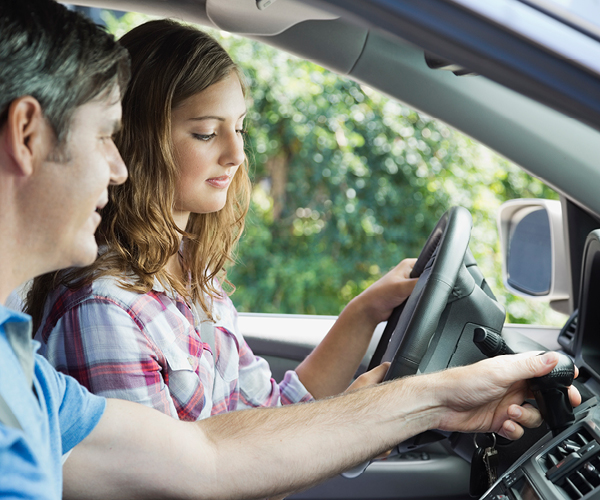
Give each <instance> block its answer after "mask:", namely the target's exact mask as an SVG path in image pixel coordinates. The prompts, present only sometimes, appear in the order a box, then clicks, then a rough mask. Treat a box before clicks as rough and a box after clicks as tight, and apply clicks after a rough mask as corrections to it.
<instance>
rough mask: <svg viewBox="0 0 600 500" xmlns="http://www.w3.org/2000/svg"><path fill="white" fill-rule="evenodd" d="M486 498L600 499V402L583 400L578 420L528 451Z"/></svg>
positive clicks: (492, 499) (494, 499)
mask: <svg viewBox="0 0 600 500" xmlns="http://www.w3.org/2000/svg"><path fill="white" fill-rule="evenodd" d="M481 498H482V499H483V500H538V499H539V500H542V499H544V500H548V499H558V500H576V499H585V500H588V499H596V498H597V499H600V406H598V404H597V399H596V398H595V397H594V398H591V399H589V400H588V401H586V402H585V403H583V404H582V405H581V406H580V407H579V408H578V411H577V413H576V420H575V422H574V423H573V425H571V426H570V427H569V428H568V429H566V430H564V431H563V432H561V433H560V434H558V435H557V436H554V437H553V436H552V435H551V434H550V433H549V434H547V435H546V436H545V437H544V438H542V439H541V440H540V441H539V442H538V443H537V444H536V445H535V446H533V447H532V448H531V449H530V450H529V451H528V452H527V453H525V454H524V455H523V456H522V457H521V458H520V459H519V460H518V461H517V462H515V463H514V464H513V465H512V467H510V468H509V469H508V470H507V472H506V473H505V474H503V475H502V477H500V478H499V479H498V481H497V482H496V483H495V484H494V485H493V487H492V488H490V489H489V490H488V491H487V492H486V494H485V495H484V496H483V497H481Z"/></svg>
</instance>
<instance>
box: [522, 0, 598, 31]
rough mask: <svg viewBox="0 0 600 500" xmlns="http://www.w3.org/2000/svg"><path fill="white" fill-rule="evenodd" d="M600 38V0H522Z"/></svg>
mask: <svg viewBox="0 0 600 500" xmlns="http://www.w3.org/2000/svg"><path fill="white" fill-rule="evenodd" d="M521 1H522V2H523V3H527V4H529V5H531V6H533V7H537V8H539V9H540V10H543V11H545V12H547V13H548V14H551V15H552V16H553V17H556V18H557V19H560V20H561V21H563V22H565V23H566V24H570V25H571V26H573V27H576V28H578V29H580V30H581V31H585V32H587V33H589V34H591V35H593V36H595V37H598V38H599V39H600V1H599V0H521Z"/></svg>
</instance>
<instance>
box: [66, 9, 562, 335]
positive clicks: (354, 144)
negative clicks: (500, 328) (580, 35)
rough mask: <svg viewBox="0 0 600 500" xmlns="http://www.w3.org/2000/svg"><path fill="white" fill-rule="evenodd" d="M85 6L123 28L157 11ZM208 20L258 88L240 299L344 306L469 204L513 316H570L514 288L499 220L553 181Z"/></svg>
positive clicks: (317, 309) (271, 307) (270, 307)
mask: <svg viewBox="0 0 600 500" xmlns="http://www.w3.org/2000/svg"><path fill="white" fill-rule="evenodd" d="M78 9H79V8H78ZM81 10H82V11H84V13H86V14H87V15H89V16H90V17H92V18H93V19H94V20H95V21H96V22H98V23H102V24H105V25H106V27H107V29H108V30H109V31H111V32H112V33H114V34H115V35H116V36H117V37H120V36H121V35H122V34H123V33H125V32H126V31H128V30H129V29H131V28H133V27H134V26H137V25H138V24H141V23H143V22H145V21H146V20H149V19H151V18H150V17H149V16H146V15H141V14H136V13H120V12H112V11H99V10H97V9H89V8H82V9H81ZM201 29H205V28H201ZM208 31H209V32H210V33H211V34H212V35H213V36H215V37H216V38H217V39H218V40H219V41H220V42H221V43H222V44H223V46H224V47H225V48H226V49H227V50H228V51H229V53H230V54H231V56H232V58H233V60H234V61H235V62H237V63H238V64H239V65H240V66H241V68H242V69H243V71H244V73H245V75H246V78H247V83H248V88H249V89H250V92H249V96H248V101H249V102H248V106H249V110H250V112H249V113H248V117H247V121H246V128H247V131H248V136H247V154H248V157H249V160H250V169H251V177H252V180H253V184H254V187H253V193H252V205H251V209H250V213H249V216H248V218H247V222H246V229H245V232H244V235H243V237H242V239H241V242H240V244H239V247H238V250H237V262H236V264H235V265H232V266H231V267H230V268H229V271H228V278H229V279H230V280H231V282H232V283H233V284H234V285H235V287H236V290H235V292H234V293H233V295H232V300H233V302H234V303H235V305H236V306H237V308H238V310H239V311H242V312H267V313H293V314H325V315H337V314H339V312H340V311H341V310H342V309H343V307H344V305H345V304H346V303H347V302H348V301H349V300H350V299H351V298H352V297H354V296H356V295H357V294H359V293H360V292H361V291H363V290H364V289H365V288H367V287H368V286H369V285H370V284H371V283H373V282H374V281H376V280H377V279H378V278H379V277H381V276H382V275H383V274H385V273H386V272H387V271H388V270H389V269H391V268H392V267H394V266H395V265H396V264H397V263H398V262H399V261H400V260H402V259H403V258H406V257H417V256H418V254H419V252H420V250H421V247H422V245H423V244H424V242H425V240H426V239H427V236H428V235H429V233H430V231H431V230H432V229H433V226H434V225H435V223H436V222H437V220H438V219H439V217H440V216H441V215H442V214H443V213H444V212H445V211H446V210H447V209H448V208H449V207H450V206H452V205H462V206H463V207H466V208H467V209H469V210H470V212H471V214H472V215H473V222H474V228H473V233H472V236H471V244H470V246H471V250H472V252H473V254H474V256H475V258H476V259H477V262H478V263H479V266H480V268H481V269H482V271H483V274H484V275H485V276H486V277H487V279H488V282H489V284H490V286H491V288H492V290H493V291H494V293H495V294H496V296H497V297H498V299H499V301H500V302H501V303H502V304H503V305H504V306H505V307H506V310H507V321H508V322H511V323H536V324H546V325H560V324H562V323H564V321H565V319H566V317H565V316H563V315H561V314H559V313H557V312H554V311H552V310H551V309H550V308H549V307H548V305H547V304H545V303H542V302H535V301H526V300H525V299H522V298H519V297H515V296H513V295H510V294H509V293H508V292H507V291H506V290H505V289H504V287H503V285H502V282H501V267H500V266H501V263H500V254H499V239H498V232H497V228H496V214H497V209H498V207H499V206H500V204H501V203H502V202H504V201H506V200H510V199H513V198H549V199H558V195H557V194H556V193H555V192H554V191H553V190H551V189H550V188H548V187H547V186H545V185H544V184H543V183H542V182H540V181H539V180H537V179H534V178H532V177H531V176H529V175H528V174H527V173H525V172H524V171H522V170H521V169H520V168H519V167H517V166H516V165H514V164H512V163H510V162H509V161H507V160H506V159H504V158H502V157H500V156H499V155H497V154H495V153H494V152H492V151H491V150H489V149H487V148H486V147H484V146H482V145H480V144H478V143H476V142H475V141H473V140H471V139H470V138H469V137H466V136H465V135H463V134H460V133H458V132H457V131H455V130H453V129H452V128H450V127H448V126H447V125H445V124H444V123H442V122H440V121H437V120H434V119H432V118H430V117H428V116H426V115H424V114H421V113H418V112H416V111H414V110H412V109H409V108H408V107H406V106H404V105H402V104H400V103H398V102H396V101H393V100H391V99H389V98H387V97H385V96H383V95H381V94H380V93H378V92H375V91H373V90H371V89H370V88H368V87H365V86H364V85H360V84H358V83H356V82H353V81H351V80H349V79H346V78H343V77H340V76H337V75H336V74H334V73H331V72H329V71H327V70H325V69H323V68H321V67H320V66H318V65H316V64H313V63H310V62H307V61H304V60H300V59H298V58H296V57H294V56H292V55H289V54H287V53H285V52H282V51H279V50H277V49H274V48H271V47H268V46H265V45H262V44H260V43H258V42H253V41H251V40H247V39H244V38H241V37H236V36H232V35H230V34H228V33H223V32H219V31H216V30H208ZM464 78H478V77H468V76H467V77H464Z"/></svg>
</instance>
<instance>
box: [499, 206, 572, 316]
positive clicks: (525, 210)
mask: <svg viewBox="0 0 600 500" xmlns="http://www.w3.org/2000/svg"><path fill="white" fill-rule="evenodd" d="M498 231H499V233H500V247H501V251H502V278H503V282H504V286H505V287H506V288H507V290H508V291H509V292H511V293H512V294H514V295H520V296H523V297H529V298H534V299H541V300H545V301H553V302H554V301H561V302H562V301H566V300H567V299H568V298H569V283H568V274H567V266H566V253H565V245H564V237H563V221H562V209H561V203H560V201H555V200H537V199H519V200H511V201H507V202H506V203H504V204H502V206H501V207H500V211H499V213H498ZM563 303H564V302H563ZM552 305H553V306H556V305H557V304H555V303H553V304H552ZM553 308H556V309H557V310H561V309H562V308H561V307H553Z"/></svg>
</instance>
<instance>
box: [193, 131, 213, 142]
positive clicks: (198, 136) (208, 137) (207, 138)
mask: <svg viewBox="0 0 600 500" xmlns="http://www.w3.org/2000/svg"><path fill="white" fill-rule="evenodd" d="M216 136H217V134H215V133H214V132H213V133H212V134H208V135H206V134H192V137H194V139H198V140H199V141H210V140H211V139H212V138H213V137H216Z"/></svg>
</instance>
